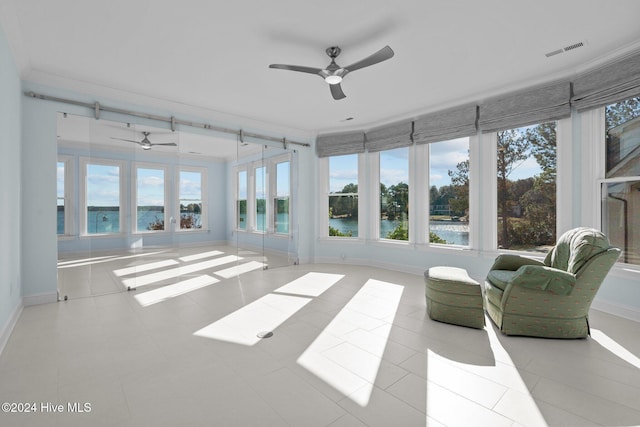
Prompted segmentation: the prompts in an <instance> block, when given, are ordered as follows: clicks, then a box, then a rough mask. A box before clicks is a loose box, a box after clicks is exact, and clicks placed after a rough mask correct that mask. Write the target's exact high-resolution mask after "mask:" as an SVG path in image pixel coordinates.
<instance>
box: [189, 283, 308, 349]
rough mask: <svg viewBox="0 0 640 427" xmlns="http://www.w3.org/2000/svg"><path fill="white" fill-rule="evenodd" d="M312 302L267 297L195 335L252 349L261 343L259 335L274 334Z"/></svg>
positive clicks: (273, 295) (282, 297)
mask: <svg viewBox="0 0 640 427" xmlns="http://www.w3.org/2000/svg"><path fill="white" fill-rule="evenodd" d="M310 301H311V298H303V297H296V296H290V295H278V294H267V295H265V296H263V297H262V298H260V299H258V300H256V301H254V302H252V303H250V304H247V305H245V306H244V307H242V308H241V309H239V310H236V311H234V312H233V313H231V314H229V315H228V316H226V317H223V318H222V319H220V320H218V321H216V322H214V323H212V324H210V325H208V326H205V327H204V328H202V329H200V330H198V331H196V332H194V335H196V336H199V337H204V338H211V339H215V340H222V341H227V342H232V343H236V344H242V345H247V346H252V345H254V344H256V343H257V342H258V341H260V338H258V336H257V334H258V333H260V332H263V331H273V330H274V329H276V328H277V327H278V326H280V325H281V324H282V323H283V322H285V321H286V320H287V319H288V318H289V317H291V316H293V315H294V314H295V313H296V312H297V311H298V310H300V309H301V308H302V307H304V306H305V305H307V304H308V303H309V302H310Z"/></svg>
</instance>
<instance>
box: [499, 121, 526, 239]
mask: <svg viewBox="0 0 640 427" xmlns="http://www.w3.org/2000/svg"><path fill="white" fill-rule="evenodd" d="M530 147H531V143H530V141H529V139H528V138H527V137H526V135H525V134H523V133H522V132H520V131H519V130H517V129H509V130H504V131H500V132H498V208H499V212H498V214H499V215H500V217H501V218H502V235H501V236H500V237H501V238H499V239H498V241H499V243H500V244H501V245H502V246H503V247H509V245H510V241H509V226H508V219H507V218H508V217H509V208H510V204H509V192H508V185H507V180H508V177H509V175H510V174H511V172H513V170H514V169H515V168H516V167H518V166H519V165H520V163H521V162H522V161H524V160H526V159H527V157H528V152H529V149H530Z"/></svg>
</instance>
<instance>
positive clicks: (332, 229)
mask: <svg viewBox="0 0 640 427" xmlns="http://www.w3.org/2000/svg"><path fill="white" fill-rule="evenodd" d="M329 236H333V237H353V232H351V231H348V232H346V233H343V232H342V231H340V230H338V229H337V228H335V227H332V226H329Z"/></svg>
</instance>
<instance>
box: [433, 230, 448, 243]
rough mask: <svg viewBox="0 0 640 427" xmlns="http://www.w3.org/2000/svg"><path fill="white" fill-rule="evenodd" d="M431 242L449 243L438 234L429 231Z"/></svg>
mask: <svg viewBox="0 0 640 427" xmlns="http://www.w3.org/2000/svg"><path fill="white" fill-rule="evenodd" d="M429 243H442V244H443V245H446V244H447V241H446V240H444V239H443V238H441V237H440V236H438V235H437V234H436V233H434V232H433V231H430V232H429Z"/></svg>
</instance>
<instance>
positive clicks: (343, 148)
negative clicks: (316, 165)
mask: <svg viewBox="0 0 640 427" xmlns="http://www.w3.org/2000/svg"><path fill="white" fill-rule="evenodd" d="M356 153H364V132H350V133H336V134H329V135H319V136H318V138H317V139H316V154H317V155H318V157H329V156H342V155H346V154H356Z"/></svg>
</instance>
